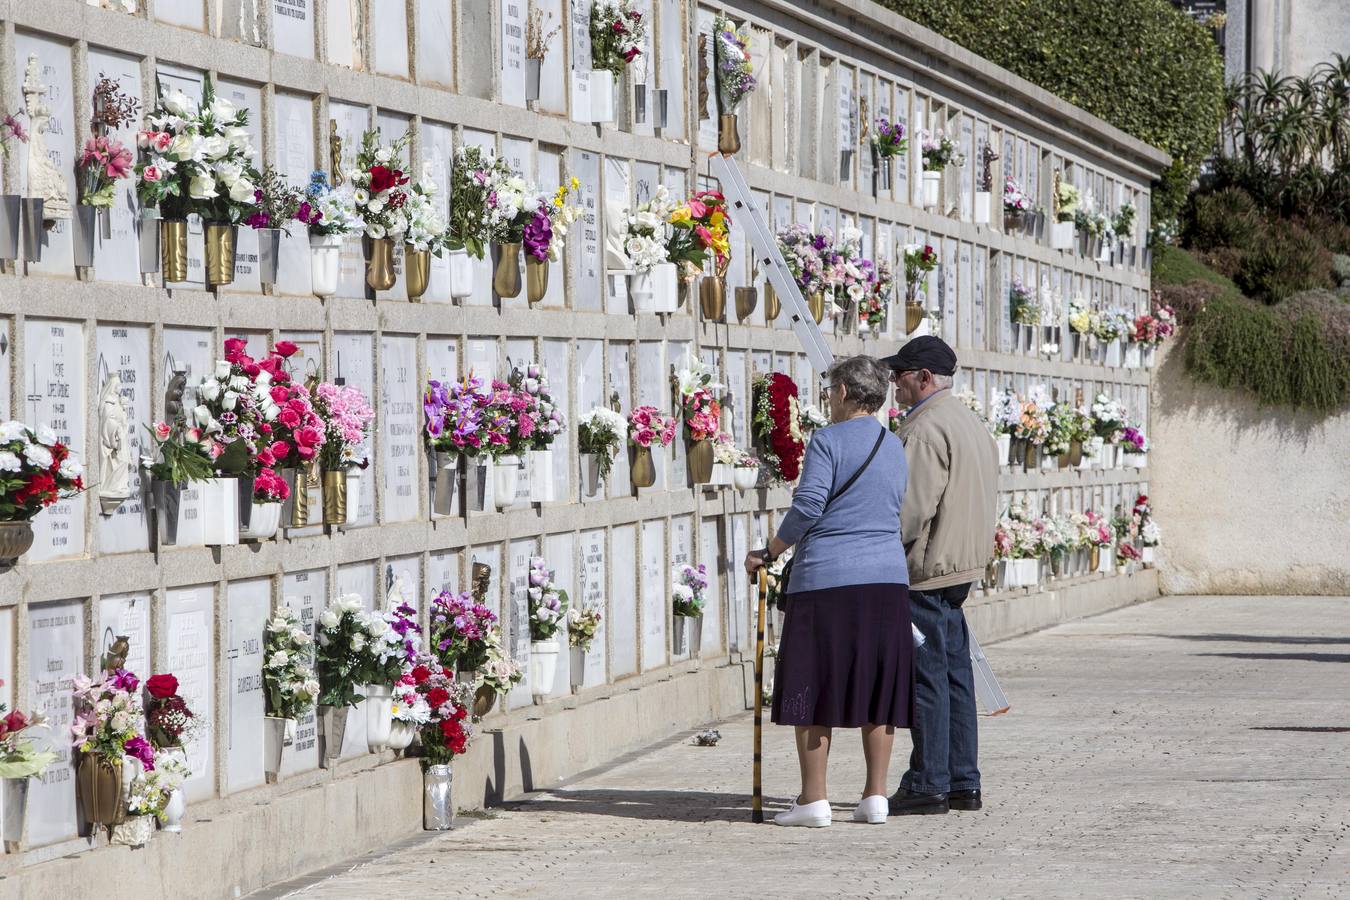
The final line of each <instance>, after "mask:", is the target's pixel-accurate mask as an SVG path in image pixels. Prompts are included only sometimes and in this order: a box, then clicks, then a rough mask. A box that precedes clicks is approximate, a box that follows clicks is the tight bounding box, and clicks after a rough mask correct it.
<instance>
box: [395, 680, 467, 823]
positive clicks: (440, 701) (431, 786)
mask: <svg viewBox="0 0 1350 900" xmlns="http://www.w3.org/2000/svg"><path fill="white" fill-rule="evenodd" d="M408 675H409V678H410V680H411V684H410V685H408V686H407V687H410V688H411V691H407V690H405V691H404V696H405V698H407V697H408V696H409V695H410V694H415V695H416V697H415V699H413V700H412V702H411V703H410V704H409V707H410V708H412V709H416V710H417V711H418V714H417V718H419V719H421V720H422V721H421V722H419V723H418V731H417V733H418V736H419V737H420V738H421V742H422V783H423V788H422V793H423V798H422V827H423V828H424V829H426V830H428V831H443V830H446V829H448V828H450V827H451V824H452V823H453V821H454V817H455V805H454V802H453V798H452V794H451V770H450V764H451V762H453V761H454V758H455V757H456V756H459V755H460V754H462V753H465V752H466V751H467V750H468V749H469V742H470V740H471V739H472V738H473V725H472V722H471V720H470V717H469V709H470V707H471V706H472V704H473V685H472V684H468V683H466V682H460V681H456V680H455V678H454V675H453V673H451V672H448V671H446V670H445V669H444V668H442V667H441V664H440V663H438V662H437V661H436V659H435V658H434V657H430V656H425V657H421V658H419V659H418V660H417V663H416V665H414V666H413V667H412V669H410V670H409V672H408ZM423 706H425V711H423V710H422V707H423Z"/></svg>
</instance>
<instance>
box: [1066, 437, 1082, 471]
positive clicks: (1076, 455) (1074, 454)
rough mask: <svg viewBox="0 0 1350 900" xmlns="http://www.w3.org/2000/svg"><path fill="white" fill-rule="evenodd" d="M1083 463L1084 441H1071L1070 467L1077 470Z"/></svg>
mask: <svg viewBox="0 0 1350 900" xmlns="http://www.w3.org/2000/svg"><path fill="white" fill-rule="evenodd" d="M1082 462H1083V442H1082V441H1070V442H1069V465H1070V466H1073V467H1074V468H1077V467H1078V466H1080V465H1082Z"/></svg>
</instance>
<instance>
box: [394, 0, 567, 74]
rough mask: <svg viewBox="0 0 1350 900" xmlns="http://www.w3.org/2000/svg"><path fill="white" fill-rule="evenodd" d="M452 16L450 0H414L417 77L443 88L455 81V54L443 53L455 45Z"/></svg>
mask: <svg viewBox="0 0 1350 900" xmlns="http://www.w3.org/2000/svg"><path fill="white" fill-rule="evenodd" d="M454 18H455V17H454V13H453V11H452V10H451V0H417V18H416V22H417V29H416V34H417V80H418V81H419V82H420V83H422V84H435V85H440V86H442V87H449V86H451V85H452V84H454V81H455V55H454V54H453V53H447V52H446V48H448V47H453V46H455V43H454ZM559 56H560V57H561V54H559Z"/></svg>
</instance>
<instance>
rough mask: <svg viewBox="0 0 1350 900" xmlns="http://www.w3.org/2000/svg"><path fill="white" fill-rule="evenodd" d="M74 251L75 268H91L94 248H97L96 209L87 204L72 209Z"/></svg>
mask: <svg viewBox="0 0 1350 900" xmlns="http://www.w3.org/2000/svg"><path fill="white" fill-rule="evenodd" d="M74 213H75V215H74V222H72V223H71V224H73V225H74V226H75V227H74V234H73V235H72V237H73V238H74V240H73V243H74V249H75V265H76V267H77V268H84V269H88V268H92V267H93V265H94V248H95V247H97V246H98V234H97V231H98V213H99V210H98V207H95V206H90V205H89V204H87V203H79V204H76V206H75V209H74Z"/></svg>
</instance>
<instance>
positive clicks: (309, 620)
mask: <svg viewBox="0 0 1350 900" xmlns="http://www.w3.org/2000/svg"><path fill="white" fill-rule="evenodd" d="M281 597H282V600H281V602H282V603H283V604H284V605H285V606H287V607H288V608H290V609H291V610H293V611H294V612H295V614H296V618H297V619H298V620H299V622H300V625H301V627H303V628H304V629H305V632H306V633H307V634H308V635H309V636H310V637H314V634H315V627H316V626H317V625H318V616H319V611H320V610H322V609H323V608H324V607H325V606H326V605H327V603H328V573H327V572H326V571H324V570H323V569H314V570H312V571H309V572H288V573H286V575H285V576H283V578H282V580H281ZM318 767H319V724H318V718H317V716H316V715H315V712H314V710H312V709H311V710H310V711H309V712H307V713H305V714H304V715H303V716H301V717H300V718H299V719H298V720H296V723H295V744H294V745H293V746H292V747H291V749H290V750H289V751H287V753H286V755H285V756H284V758H283V759H282V762H281V773H280V775H279V778H285V777H287V776H289V775H295V774H297V773H299V772H306V771H309V770H310V769H317V768H318Z"/></svg>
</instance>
